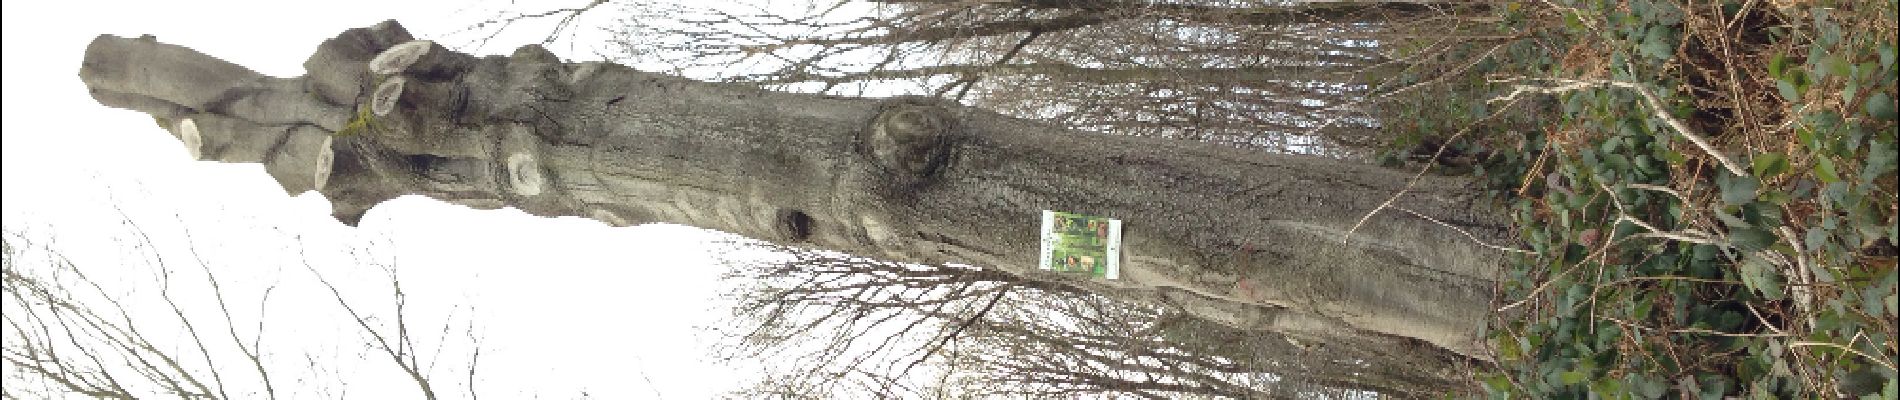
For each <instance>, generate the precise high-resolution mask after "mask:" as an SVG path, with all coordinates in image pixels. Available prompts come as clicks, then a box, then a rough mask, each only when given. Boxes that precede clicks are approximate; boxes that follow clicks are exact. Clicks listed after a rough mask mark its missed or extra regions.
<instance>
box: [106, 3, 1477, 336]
mask: <svg viewBox="0 0 1900 400" xmlns="http://www.w3.org/2000/svg"><path fill="white" fill-rule="evenodd" d="M398 45H401V46H398ZM392 48H395V50H393V51H390V52H388V54H385V50H390V49H392ZM379 55H380V57H379ZM372 65H374V68H372V67H371V66H372ZM305 67H306V68H307V69H308V74H307V75H305V76H301V77H296V78H274V77H267V76H263V75H260V74H258V73H256V72H253V71H250V70H248V69H245V68H243V67H241V66H237V65H234V64H231V63H228V62H224V61H221V60H218V59H216V58H212V57H210V56H206V55H204V54H201V53H198V52H195V51H192V50H190V49H187V48H184V47H180V46H175V45H169V44H163V43H158V42H156V41H155V40H151V39H149V38H120V37H114V36H100V37H99V38H97V39H95V40H94V41H93V42H92V44H91V45H90V46H89V47H88V48H87V52H86V60H85V62H84V64H83V66H82V67H81V70H80V76H81V78H82V79H83V80H84V81H85V82H86V84H87V86H88V87H89V88H90V90H91V92H92V94H93V96H94V97H95V98H96V99H98V101H99V102H100V103H102V104H105V105H107V106H112V107H118V108H126V109H132V110H136V111H140V112H145V113H148V114H151V115H153V116H154V117H156V118H158V119H159V120H160V121H161V122H162V123H163V124H166V125H168V126H167V127H168V128H169V129H170V130H171V131H172V133H173V134H175V135H177V136H179V137H180V139H181V140H182V141H184V142H185V143H186V144H187V146H188V147H190V148H191V150H192V154H193V155H194V156H196V157H198V158H200V159H203V160H216V161H223V162H257V163H262V164H264V165H265V168H266V170H267V171H269V172H270V173H271V174H272V176H274V177H276V178H277V180H278V182H279V183H280V184H282V185H283V187H284V188H285V189H286V190H287V191H289V192H291V193H299V192H302V191H306V190H316V191H318V192H319V193H321V194H323V195H324V196H325V197H327V198H329V199H330V201H331V202H332V203H333V204H334V216H335V217H336V218H337V219H338V220H339V221H342V222H343V223H345V224H351V225H354V224H355V223H356V222H357V221H358V219H360V218H361V217H362V215H363V213H364V212H366V211H368V210H369V209H370V208H371V207H374V206H375V205H376V204H378V203H381V202H383V201H385V200H389V199H392V198H395V197H397V196H402V195H408V194H415V195H422V196H428V197H432V198H436V199H439V200H442V201H446V202H450V203H454V204H460V205H465V206H469V207H473V208H478V209H493V208H498V207H503V206H511V207H515V208H519V209H521V210H524V211H527V212H529V213H531V214H534V215H540V216H550V217H552V216H578V217H585V218H592V219H595V220H599V221H602V222H605V223H608V224H612V225H615V226H627V225H635V224H643V223H649V222H668V223H677V224H684V225H691V226H697V227H702V228H708V229H716V230H721V231H726V232H731V233H736V234H740V235H744V236H749V237H753V238H759V239H765V240H769V241H773V242H779V243H786V244H793V245H797V246H803V247H815V248H824V249H832V250H839V251H845V252H849V253H853V254H859V255H863V256H868V257H873V258H882V259H888V260H894V261H904V262H916V263H946V262H950V263H965V264H971V265H977V266H982V267H986V268H995V269H999V270H1003V271H1007V272H1010V273H1014V274H1018V275H1020V276H1025V277H1028V278H1030V279H1035V280H1042V281H1049V282H1057V283H1062V284H1067V285H1074V286H1077V287H1081V288H1084V289H1087V290H1091V291H1096V292H1099V293H1110V294H1118V295H1122V296H1127V297H1131V298H1148V299H1157V300H1160V301H1164V302H1168V303H1171V304H1174V305H1177V306H1180V307H1181V308H1182V309H1184V310H1186V311H1187V312H1189V313H1191V314H1194V315H1196V316H1200V317H1203V318H1207V319H1210V320H1213V321H1218V322H1221V323H1223V324H1227V325H1230V326H1234V327H1237V328H1243V329H1252V330H1271V331H1276V332H1281V333H1285V334H1287V335H1288V336H1289V337H1296V338H1307V339H1310V340H1309V342H1311V343H1342V344H1352V345H1355V346H1359V345H1365V346H1379V347H1391V348H1394V349H1398V348H1408V349H1417V350H1416V351H1425V352H1443V351H1449V352H1453V353H1456V354H1462V355H1465V356H1469V357H1477V358H1483V357H1482V356H1480V354H1481V351H1480V349H1481V348H1482V344H1481V342H1480V340H1481V339H1480V338H1481V335H1480V333H1479V330H1480V329H1481V327H1482V326H1483V325H1484V317H1485V315H1486V313H1485V310H1486V309H1487V308H1488V306H1489V304H1490V300H1491V286H1492V282H1493V280H1494V279H1495V273H1496V269H1497V268H1498V266H1499V265H1500V259H1501V254H1500V253H1498V252H1497V251H1495V250H1490V249H1487V248H1484V247H1482V246H1480V245H1478V244H1476V243H1474V242H1473V241H1472V240H1471V239H1470V238H1468V237H1467V235H1466V234H1464V233H1461V232H1460V231H1459V230H1456V229H1453V228H1449V227H1447V226H1444V225H1441V224H1439V223H1434V222H1431V221H1427V220H1425V219H1421V218H1419V217H1416V216H1413V215H1411V214H1409V213H1405V212H1399V211H1394V210H1387V211H1386V212H1383V213H1380V214H1378V215H1376V216H1374V217H1372V218H1371V220H1370V221H1367V222H1366V224H1365V225H1364V226H1363V227H1361V228H1359V229H1358V231H1356V232H1355V233H1354V234H1352V235H1351V236H1350V238H1347V237H1346V235H1345V233H1346V232H1347V231H1348V230H1349V229H1350V228H1351V227H1352V226H1354V223H1355V222H1357V221H1358V220H1359V217H1360V216H1361V215H1363V214H1365V213H1366V212H1368V211H1370V210H1372V209H1374V208H1375V207H1376V206H1378V205H1379V203H1381V202H1383V201H1384V200H1385V199H1386V198H1387V197H1389V196H1391V195H1392V194H1393V193H1396V192H1398V191H1399V190H1400V189H1401V188H1404V187H1405V186H1406V182H1407V181H1408V179H1410V177H1411V175H1410V174H1408V173H1402V172H1397V171H1391V170H1384V169H1378V168H1375V167H1371V166H1366V165H1359V164H1353V163H1344V162H1339V161H1334V160H1326V159H1321V158H1316V157H1302V156H1283V155H1268V154H1261V153H1258V152H1249V151H1242V150H1238V149H1231V148H1225V147H1219V146H1215V145H1208V144H1203V143H1192V142H1183V141H1169V140H1162V139H1155V138H1144V137H1127V136H1105V135H1098V134H1088V133H1081V132H1074V131H1067V130H1064V129H1061V128H1058V127H1055V126H1051V125H1048V124H1044V123H1038V122H1033V121H1027V120H1020V119H1014V118H1009V117H1005V116H1001V115H998V114H994V113H990V112H986V111H982V110H978V109H974V108H969V107H963V106H959V105H955V104H948V103H941V102H938V101H934V100H928V99H917V98H895V99H864V98H838V97H827V96H818V95H807V94H791V93H778V92H769V91H763V90H759V89H756V88H752V87H747V86H738V85H727V84H716V83H705V82H697V81H692V80H687V79H682V78H677V77H671V76H666V75H660V74H654V73H646V72H641V71H636V70H633V69H630V68H627V67H624V66H620V65H615V64H607V63H563V62H561V61H560V60H559V59H557V58H556V57H554V56H553V55H552V54H551V53H548V52H547V51H546V50H545V49H542V48H540V47H537V46H527V47H522V48H520V49H518V50H516V51H515V52H514V54H512V55H509V56H505V57H504V56H488V57H480V58H478V57H474V56H470V55H466V54H461V53H456V52H453V51H449V50H447V49H444V48H442V47H441V46H438V45H435V44H433V43H428V42H416V41H414V40H413V38H412V37H411V36H410V35H409V34H408V33H407V32H406V31H404V30H403V29H402V27H401V26H399V25H397V24H396V23H395V22H393V21H392V22H385V23H382V24H378V25H376V26H373V27H368V28H359V29H351V30H348V31H346V32H344V33H343V34H342V35H340V36H338V37H336V38H334V39H332V40H330V41H327V42H325V43H323V44H322V45H321V46H319V47H318V49H317V51H316V54H314V55H312V56H311V58H310V59H309V61H307V62H306V63H305ZM1464 183H1465V182H1463V181H1459V180H1453V179H1449V178H1442V177H1431V176H1428V177H1425V178H1424V180H1423V181H1421V182H1419V183H1418V185H1417V186H1416V187H1415V188H1413V189H1412V190H1411V191H1410V192H1408V194H1406V195H1405V196H1404V197H1402V198H1401V199H1399V200H1398V201H1397V202H1396V203H1395V205H1396V206H1398V207H1401V208H1403V209H1405V210H1410V211H1413V212H1417V213H1419V214H1422V215H1426V216H1431V217H1432V218H1435V219H1437V220H1439V221H1443V222H1445V223H1447V224H1449V225H1454V226H1457V227H1459V229H1463V230H1466V231H1468V232H1470V233H1471V234H1472V235H1475V236H1476V237H1478V238H1481V239H1484V240H1487V241H1498V240H1502V238H1504V237H1506V236H1508V235H1507V233H1508V232H1507V229H1508V228H1507V226H1506V221H1505V220H1504V219H1503V218H1502V215H1501V214H1500V213H1498V212H1495V210H1493V209H1492V208H1491V207H1490V206H1489V205H1487V204H1484V203H1482V202H1479V201H1477V200H1475V198H1474V197H1473V196H1472V195H1470V194H1469V192H1467V191H1465V190H1463V189H1462V186H1463V185H1464ZM1043 209H1055V210H1065V211H1074V212H1082V213H1087V214H1093V215H1104V216H1111V217H1115V218H1120V219H1122V220H1124V221H1125V223H1126V225H1125V226H1126V228H1125V238H1124V239H1125V240H1124V242H1123V243H1124V250H1123V251H1124V253H1123V263H1124V266H1123V271H1124V272H1123V279H1121V280H1116V281H1100V280H1079V279H1075V278H1071V277H1068V276H1062V275H1054V274H1046V273H1042V272H1039V271H1037V270H1036V269H1035V265H1036V262H1035V257H1036V255H1037V253H1038V251H1037V246H1038V242H1037V237H1036V232H1035V231H1036V228H1037V226H1038V224H1037V222H1038V218H1039V217H1038V215H1039V211H1040V210H1043ZM1419 343H1425V344H1429V345H1423V346H1421V345H1419Z"/></svg>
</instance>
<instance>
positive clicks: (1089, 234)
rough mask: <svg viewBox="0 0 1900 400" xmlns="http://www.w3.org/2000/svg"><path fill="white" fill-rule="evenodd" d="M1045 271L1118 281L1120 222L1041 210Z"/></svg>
mask: <svg viewBox="0 0 1900 400" xmlns="http://www.w3.org/2000/svg"><path fill="white" fill-rule="evenodd" d="M1041 237H1042V259H1041V260H1040V261H1039V263H1038V265H1037V266H1038V267H1039V268H1041V269H1043V270H1045V271H1054V272H1060V273H1073V274H1086V275H1089V276H1093V277H1101V278H1108V279H1120V278H1121V249H1122V221H1121V220H1119V219H1113V218H1105V217H1096V216H1090V215H1082V214H1076V213H1067V212H1061V211H1050V210H1043V211H1042V235H1041Z"/></svg>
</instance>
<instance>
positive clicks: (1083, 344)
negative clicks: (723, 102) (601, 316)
mask: <svg viewBox="0 0 1900 400" xmlns="http://www.w3.org/2000/svg"><path fill="white" fill-rule="evenodd" d="M760 245H762V244H759V243H742V244H740V246H742V247H745V248H748V249H749V250H746V251H743V252H735V253H734V254H736V255H738V256H735V257H733V258H732V260H731V261H730V264H729V267H730V268H733V272H732V273H731V274H730V275H729V276H728V277H727V280H728V282H729V284H731V285H733V286H734V287H735V290H734V291H733V293H734V294H733V295H732V297H733V300H734V301H735V308H734V315H733V317H732V319H731V322H730V323H727V324H723V325H721V326H720V327H719V328H718V329H716V330H715V333H718V334H719V335H720V336H721V337H722V338H723V339H722V340H721V341H720V342H719V345H718V354H719V355H720V356H721V357H722V359H723V360H725V361H726V362H727V363H730V364H733V365H735V366H747V365H757V366H761V370H762V372H764V374H763V376H762V378H761V380H760V381H758V382H756V383H754V385H753V386H752V387H751V388H750V389H748V390H746V391H743V392H741V393H743V394H746V395H761V396H781V395H785V396H794V397H807V398H827V397H840V396H843V397H856V396H897V397H914V396H927V397H961V396H969V397H984V398H988V397H997V396H1001V397H1021V396H1029V397H1046V396H1056V397H1065V396H1075V395H1091V394H1113V395H1131V396H1139V397H1153V398H1179V397H1182V396H1214V397H1236V398H1301V396H1312V395H1318V394H1326V393H1333V394H1334V395H1342V394H1345V393H1361V394H1364V393H1384V394H1387V395H1394V396H1401V397H1414V396H1424V397H1429V396H1432V395H1435V394H1438V393H1443V392H1446V391H1455V390H1458V388H1459V387H1460V385H1461V384H1462V383H1461V382H1463V381H1464V380H1465V379H1468V378H1467V377H1468V372H1467V371H1465V370H1464V369H1463V368H1462V366H1461V365H1459V363H1460V361H1458V360H1455V359H1445V358H1441V357H1444V356H1443V355H1438V356H1433V355H1431V353H1420V352H1412V351H1400V352H1393V351H1382V349H1386V347H1385V346H1386V345H1385V344H1384V343H1383V342H1382V341H1377V340H1366V341H1354V340H1349V339H1342V338H1340V337H1337V336H1333V337H1317V336H1296V335H1286V334H1280V333H1276V332H1258V331H1247V330H1242V329H1235V328H1233V327H1229V326H1225V325H1221V324H1219V323H1215V322H1210V321H1207V320H1205V319H1203V318H1200V317H1197V316H1193V315H1189V314H1185V313H1182V312H1180V311H1179V310H1180V309H1181V307H1182V306H1181V305H1177V304H1171V299H1169V298H1168V296H1160V297H1155V298H1142V299H1129V298H1122V297H1117V296H1110V295H1104V294H1098V293H1091V292H1088V291H1084V290H1080V289H1077V288H1074V287H1070V286H1065V285H1054V284H1050V283H1047V282H1038V281H1031V280H1027V279H1023V278H1020V277H1016V276H1014V275H1011V274H1007V273H1001V272H997V271H993V270H984V269H979V268H974V267H970V266H963V265H956V264H943V265H915V264H900V263H892V262H882V261H876V260H869V259H863V258H857V257H852V256H849V255H845V254H839V253H828V252H817V251H810V250H801V249H796V248H786V247H777V246H773V247H769V248H771V249H774V250H773V251H774V253H766V254H762V253H763V252H761V251H760V250H758V249H757V248H756V247H754V246H760ZM761 255H763V256H765V257H760V256H761Z"/></svg>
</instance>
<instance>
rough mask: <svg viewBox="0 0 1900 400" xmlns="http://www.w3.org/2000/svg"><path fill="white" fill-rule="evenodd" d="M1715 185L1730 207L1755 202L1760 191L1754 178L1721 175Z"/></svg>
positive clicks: (1759, 186)
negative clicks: (1756, 192) (1720, 190)
mask: <svg viewBox="0 0 1900 400" xmlns="http://www.w3.org/2000/svg"><path fill="white" fill-rule="evenodd" d="M1723 178H1726V179H1723ZM1837 180H1838V179H1837ZM1715 183H1716V186H1718V187H1720V188H1721V189H1722V202H1723V203H1727V204H1728V205H1732V206H1733V205H1742V204H1747V203H1748V202H1751V201H1755V191H1756V190H1757V189H1761V181H1759V180H1757V179H1755V178H1754V177H1746V176H1730V175H1728V174H1723V175H1722V176H1720V177H1718V178H1717V179H1716V182H1715Z"/></svg>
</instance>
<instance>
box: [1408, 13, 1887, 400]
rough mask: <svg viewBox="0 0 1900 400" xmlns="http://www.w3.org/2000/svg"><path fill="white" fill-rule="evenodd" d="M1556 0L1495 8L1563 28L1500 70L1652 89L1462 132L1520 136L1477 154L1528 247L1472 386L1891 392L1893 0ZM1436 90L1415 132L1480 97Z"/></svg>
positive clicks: (1540, 393)
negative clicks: (1549, 44) (1495, 151)
mask: <svg viewBox="0 0 1900 400" xmlns="http://www.w3.org/2000/svg"><path fill="white" fill-rule="evenodd" d="M1555 3H1558V5H1559V6H1558V7H1551V8H1550V9H1548V10H1545V11H1546V12H1544V13H1542V14H1540V13H1539V12H1537V11H1534V10H1533V11H1524V10H1518V9H1513V10H1511V11H1509V12H1506V13H1505V17H1506V18H1507V19H1508V18H1518V20H1519V21H1522V23H1523V24H1526V25H1536V26H1544V27H1548V28H1549V29H1552V30H1555V31H1559V32H1560V33H1561V35H1560V36H1562V38H1561V39H1558V40H1556V41H1557V42H1562V43H1567V44H1568V45H1569V46H1571V49H1572V51H1571V55H1570V56H1569V57H1566V58H1565V59H1564V60H1563V61H1561V62H1557V63H1552V62H1550V61H1548V57H1529V58H1524V57H1523V56H1521V55H1510V56H1507V57H1502V58H1501V59H1502V60H1503V61H1501V62H1500V63H1499V64H1500V66H1499V67H1498V68H1499V70H1500V71H1505V72H1507V73H1518V74H1520V76H1530V77H1549V78H1570V79H1581V80H1611V81H1617V82H1628V83H1635V84H1637V85H1639V86H1641V87H1644V88H1647V89H1648V90H1650V91H1652V92H1654V93H1655V94H1656V95H1658V97H1660V100H1662V103H1663V104H1664V107H1665V108H1666V109H1662V110H1656V109H1652V108H1650V107H1649V106H1648V105H1647V104H1645V102H1644V101H1643V99H1642V98H1641V97H1640V95H1639V94H1638V93H1636V92H1635V91H1632V90H1627V89H1622V88H1608V87H1602V88H1585V89H1579V90H1572V91H1568V92H1565V93H1563V94H1561V95H1558V96H1557V99H1558V101H1557V103H1556V104H1554V105H1553V106H1552V107H1551V108H1552V113H1553V114H1556V115H1554V116H1551V117H1549V118H1548V120H1549V121H1546V123H1545V124H1546V125H1547V126H1548V128H1547V129H1524V130H1514V131H1510V132H1509V133H1508V134H1503V133H1499V134H1493V135H1490V136H1487V137H1480V138H1476V139H1474V140H1480V141H1489V142H1492V143H1496V142H1498V141H1499V140H1501V139H1504V138H1510V139H1512V140H1516V141H1518V142H1519V143H1523V144H1525V145H1523V146H1519V149H1520V150H1524V151H1523V152H1521V155H1519V156H1515V157H1511V156H1496V157H1493V158H1494V160H1491V161H1492V162H1491V163H1490V164H1487V165H1486V168H1485V169H1486V170H1488V171H1491V172H1492V173H1493V174H1496V175H1499V176H1496V177H1494V178H1493V179H1488V180H1487V181H1488V183H1489V184H1490V185H1491V190H1492V192H1493V193H1512V192H1514V193H1517V194H1521V195H1522V196H1516V197H1507V198H1508V199H1509V200H1510V201H1511V202H1512V203H1511V208H1510V209H1511V210H1512V212H1513V213H1514V214H1515V216H1516V218H1517V220H1518V227H1519V230H1520V232H1521V233H1522V240H1523V241H1524V245H1525V247H1527V248H1529V249H1530V250H1532V251H1534V252H1535V254H1534V255H1526V256H1520V257H1517V258H1516V260H1515V261H1514V263H1513V265H1512V267H1511V268H1509V269H1508V270H1507V271H1506V272H1505V279H1504V283H1502V285H1503V287H1502V288H1501V293H1503V294H1504V296H1505V303H1506V304H1508V305H1509V307H1508V309H1507V310H1505V311H1502V312H1500V313H1499V315H1498V318H1496V319H1495V323H1494V324H1493V326H1492V327H1491V332H1492V334H1491V337H1490V340H1491V344H1492V348H1493V349H1494V350H1495V351H1496V356H1497V357H1498V359H1499V362H1500V367H1499V369H1498V370H1497V371H1492V372H1491V373H1488V374H1485V375H1483V376H1481V377H1480V379H1479V381H1480V385H1481V386H1482V387H1483V388H1484V390H1486V391H1487V392H1488V393H1489V394H1490V396H1491V397H1493V398H1511V397H1527V398H1583V397H1603V398H1644V399H1653V398H1679V397H1692V398H1729V397H1744V398H1791V397H1836V396H1847V397H1851V398H1861V397H1862V396H1866V398H1889V399H1891V398H1894V395H1895V393H1894V387H1895V385H1896V384H1895V382H1896V372H1895V370H1894V369H1893V365H1894V362H1895V360H1896V350H1895V349H1896V345H1895V336H1896V326H1895V322H1894V321H1895V317H1896V309H1895V300H1896V297H1895V289H1896V286H1900V285H1897V284H1896V283H1895V282H1896V280H1897V279H1900V274H1897V273H1896V268H1895V254H1894V253H1895V250H1894V244H1895V242H1896V240H1900V232H1897V231H1896V227H1895V226H1896V222H1897V221H1900V219H1896V215H1895V214H1896V202H1895V195H1896V189H1895V180H1896V175H1895V174H1896V165H1897V164H1900V160H1897V159H1900V154H1896V149H1895V144H1896V143H1900V138H1896V124H1895V110H1894V96H1895V95H1896V78H1895V76H1896V73H1895V65H1894V64H1895V60H1894V59H1895V58H1896V57H1895V53H1896V51H1895V50H1894V49H1895V44H1894V33H1895V32H1894V30H1895V28H1894V21H1895V17H1894V15H1895V10H1894V7H1895V5H1894V3H1893V2H1889V1H1881V2H1826V1H1823V2H1819V4H1810V3H1807V2H1800V3H1797V4H1800V5H1799V7H1802V8H1801V9H1792V8H1791V9H1780V10H1776V9H1773V8H1764V7H1763V6H1762V5H1761V4H1758V3H1749V2H1745V1H1734V0H1731V1H1718V2H1716V4H1704V3H1701V2H1696V3H1685V2H1677V1H1674V0H1571V1H1557V2H1555ZM1691 5H1693V7H1695V9H1696V10H1698V11H1686V10H1688V9H1689V7H1691ZM1699 10H1720V13H1719V14H1720V15H1714V14H1717V13H1715V12H1713V11H1709V12H1705V11H1699ZM1540 16H1541V17H1540ZM1736 32H1756V33H1751V34H1746V35H1744V34H1737V33H1736ZM1761 32H1767V33H1761ZM1724 40H1726V41H1727V42H1724ZM1723 43H1726V44H1723ZM1720 46H1729V47H1727V48H1726V49H1724V48H1721V47H1720ZM1512 71H1528V72H1512ZM1709 71H1713V72H1714V73H1710V72H1709ZM1756 88H1759V89H1760V90H1753V89H1756ZM1489 89H1490V90H1493V92H1492V93H1494V94H1495V93H1502V92H1504V91H1505V88H1500V87H1490V88H1489ZM1755 93H1761V94H1762V95H1759V96H1757V95H1755ZM1441 103H1443V104H1447V106H1445V107H1452V108H1448V109H1439V110H1432V111H1431V112H1432V113H1433V114H1421V115H1418V116H1417V117H1418V118H1420V119H1431V118H1438V119H1437V120H1433V121H1419V122H1416V123H1415V124H1416V125H1418V126H1419V128H1417V129H1418V130H1419V131H1424V132H1428V131H1430V130H1434V129H1436V130H1440V131H1444V130H1449V129H1446V128H1447V127H1460V126H1466V125H1468V124H1471V123H1473V122H1474V121H1478V120H1480V119H1481V118H1483V117H1484V116H1485V115H1484V114H1483V113H1482V112H1481V111H1479V110H1477V109H1476V108H1473V107H1466V108H1463V109H1457V108H1455V107H1456V106H1455V105H1456V104H1458V103H1459V102H1458V101H1444V102H1441ZM1461 112H1462V114H1460V113H1461ZM1659 114H1662V115H1668V116H1670V117H1671V118H1675V119H1680V120H1685V121H1688V124H1687V125H1689V126H1690V127H1692V129H1696V130H1699V132H1698V133H1700V134H1701V135H1703V136H1706V137H1709V138H1711V139H1712V141H1713V142H1714V147H1715V149H1714V151H1719V152H1723V153H1724V154H1726V155H1728V156H1730V157H1731V158H1734V159H1735V160H1736V161H1739V162H1741V163H1742V164H1743V165H1742V167H1743V169H1745V171H1743V173H1744V174H1746V175H1736V174H1733V173H1730V172H1729V171H1728V170H1727V169H1726V168H1724V167H1723V166H1720V165H1717V164H1716V163H1715V162H1714V160H1713V158H1714V157H1711V156H1710V154H1709V150H1708V149H1705V148H1703V147H1702V146H1699V145H1696V144H1693V143H1691V142H1690V141H1689V140H1685V138H1684V136H1683V135H1682V134H1681V133H1679V132H1677V131H1676V130H1675V128H1674V127H1672V126H1670V124H1668V123H1667V122H1666V121H1664V119H1663V118H1661V117H1660V116H1659ZM1763 122H1778V123H1763ZM1461 124H1464V125H1461ZM1500 135H1502V136H1500ZM1537 149H1543V151H1542V152H1538V151H1537ZM1736 155H1741V156H1742V157H1734V156H1736Z"/></svg>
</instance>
